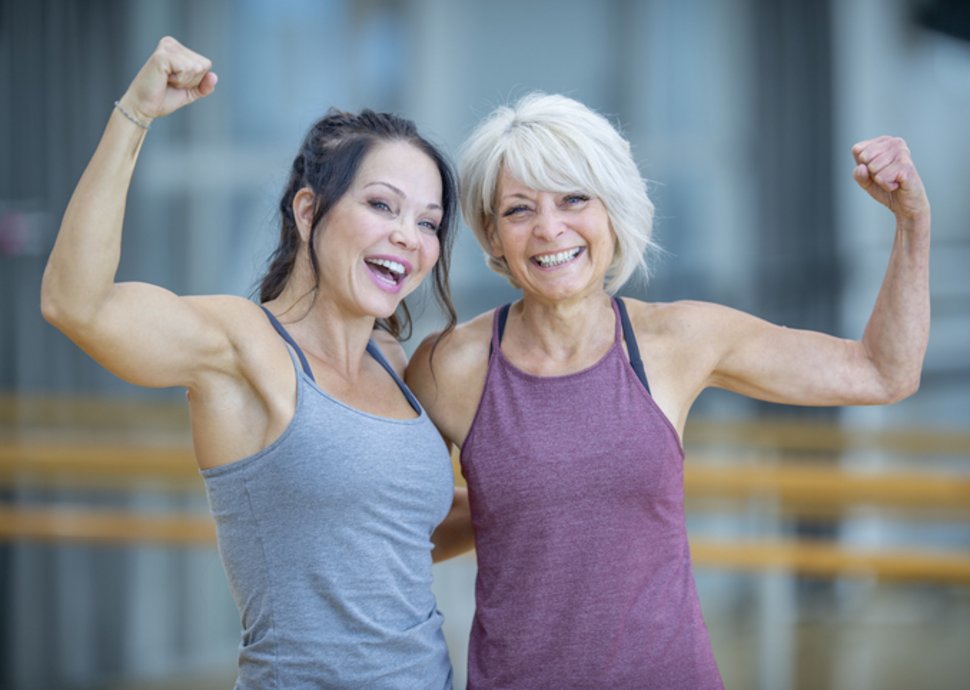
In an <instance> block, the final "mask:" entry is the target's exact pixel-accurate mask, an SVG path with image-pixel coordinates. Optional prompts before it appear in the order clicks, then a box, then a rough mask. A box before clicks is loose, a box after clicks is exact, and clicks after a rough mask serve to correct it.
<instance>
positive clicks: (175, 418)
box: [0, 392, 970, 456]
mask: <svg viewBox="0 0 970 690" xmlns="http://www.w3.org/2000/svg"><path fill="white" fill-rule="evenodd" d="M25 427H26V428H38V429H44V428H55V429H59V430H64V429H68V430H70V429H78V428H82V429H98V430H103V431H105V432H108V433H112V432H125V431H132V430H135V431H137V430H148V431H150V432H157V431H162V432H164V433H166V434H168V435H172V434H176V435H178V436H180V437H181V438H185V439H187V438H188V429H189V418H188V411H187V408H186V405H185V403H184V402H183V401H182V400H180V399H170V400H168V399H166V400H152V399H145V398H135V399H130V400H126V399H123V398H98V397H81V396H74V397H71V396H41V395H14V394H12V393H9V392H8V393H0V428H8V429H16V428H25ZM684 441H685V444H686V445H687V446H688V448H690V447H691V446H693V447H695V448H696V447H698V446H703V445H709V444H716V445H717V446H719V447H722V448H724V447H727V446H729V445H732V444H733V445H740V446H744V447H746V448H759V449H767V450H771V449H775V450H795V451H803V450H814V451H827V452H839V451H844V450H860V449H875V450H883V451H886V452H889V453H900V454H906V455H917V454H919V455H940V454H943V455H962V456H970V433H967V432H965V431H959V430H952V429H927V428H925V427H920V428H911V429H899V428H893V429H866V428H859V427H853V428H846V427H843V426H841V425H839V424H837V423H833V422H825V421H815V420H805V419H800V418H797V417H788V418H785V417H778V418H772V417H764V416H762V417H758V418H757V419H743V420H715V419H704V418H694V419H692V420H691V421H689V422H688V423H687V428H686V430H685V433H684Z"/></svg>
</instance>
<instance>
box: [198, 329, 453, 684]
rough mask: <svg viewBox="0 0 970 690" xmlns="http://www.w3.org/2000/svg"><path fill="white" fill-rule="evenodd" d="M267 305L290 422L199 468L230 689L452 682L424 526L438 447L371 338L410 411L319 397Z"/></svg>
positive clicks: (430, 515) (432, 502) (438, 466)
mask: <svg viewBox="0 0 970 690" xmlns="http://www.w3.org/2000/svg"><path fill="white" fill-rule="evenodd" d="M267 314H268V312H267ZM268 315H269V317H270V320H271V321H272V322H273V325H274V327H275V328H276V329H277V331H279V332H280V334H281V335H282V336H283V337H284V338H285V339H286V340H287V342H288V344H289V346H290V348H291V353H290V354H291V358H293V362H294V367H295V368H296V374H297V377H296V378H297V400H296V411H295V413H294V415H293V419H292V420H291V421H290V424H289V426H287V428H286V430H285V431H284V432H283V434H282V435H281V436H280V437H279V438H278V439H277V440H276V441H274V442H273V443H272V444H271V445H270V446H268V447H267V448H265V449H263V450H261V451H260V452H258V453H256V454H254V455H251V456H249V457H247V458H244V459H241V460H238V461H235V462H232V463H230V464H228V465H223V466H220V467H215V468H211V469H205V470H202V471H201V474H202V477H203V478H204V480H205V485H206V491H207V494H208V499H209V506H210V508H211V510H212V515H213V517H214V518H215V523H216V529H217V534H218V542H219V553H220V555H221V557H222V562H223V566H224V567H225V570H226V574H227V576H228V578H229V585H230V588H231V590H232V594H233V597H234V599H235V601H236V605H237V606H238V607H239V613H240V617H241V620H242V628H243V630H242V642H241V644H240V650H239V673H238V679H237V681H236V688H237V690H243V689H247V690H248V689H253V690H271V689H278V688H359V687H366V688H407V689H409V690H410V689H412V688H450V687H451V686H452V672H451V664H450V662H449V660H448V651H447V648H446V646H445V640H444V635H443V634H442V631H441V623H442V617H441V614H440V613H439V612H438V610H437V606H436V603H435V599H434V595H433V594H432V592H431V549H432V544H431V533H432V531H433V530H434V528H435V527H436V526H437V525H438V523H439V522H441V520H442V519H444V517H445V515H446V514H447V513H448V510H449V508H450V506H451V501H452V495H453V486H454V476H453V474H452V469H451V459H450V456H449V453H448V450H447V448H446V446H445V444H444V442H443V441H442V439H441V436H440V435H439V434H438V431H437V430H436V428H435V427H434V425H433V424H432V423H431V421H430V419H429V418H428V416H427V414H426V413H425V412H424V410H423V409H422V408H421V407H420V405H419V404H418V402H417V400H416V399H415V398H414V396H413V395H412V394H411V392H410V391H409V390H408V389H407V387H406V386H405V385H404V383H403V382H402V381H401V380H400V378H399V377H398V376H397V374H396V373H395V372H394V371H393V369H391V367H390V366H389V365H388V364H387V362H386V361H385V360H384V358H383V357H382V356H381V354H380V352H379V351H378V350H377V348H376V346H375V345H374V343H373V342H371V343H369V344H368V348H367V350H368V352H369V353H370V354H371V356H373V357H374V358H375V359H377V360H378V362H380V363H381V365H382V366H384V368H385V369H386V370H387V371H388V373H389V375H390V376H392V377H393V378H394V380H395V381H396V382H397V384H398V386H399V387H400V389H401V391H402V392H403V393H404V395H405V396H406V397H407V399H408V401H409V402H410V403H411V406H412V407H413V408H414V409H415V410H416V411H417V413H418V415H419V416H418V417H417V418H415V419H407V420H401V419H389V418H385V417H378V416H375V415H372V414H368V413H366V412H362V411H360V410H357V409H354V408H352V407H349V406H347V405H345V404H344V403H342V402H340V401H338V400H336V399H334V398H332V397H331V396H329V395H327V393H326V392H324V391H323V390H322V389H320V388H319V387H318V386H317V385H316V383H315V382H314V380H313V375H312V372H311V371H310V369H309V366H307V365H306V360H305V358H304V357H303V353H302V352H301V351H300V349H299V347H297V346H296V343H295V342H293V340H292V339H291V338H290V337H289V336H288V335H287V334H286V331H285V330H284V329H283V327H282V326H280V325H279V323H278V322H276V320H275V319H274V318H272V315H271V314H268ZM297 357H299V360H300V362H301V363H302V364H303V365H304V366H305V367H306V368H305V369H304V368H302V367H301V366H300V365H299V364H298V363H297Z"/></svg>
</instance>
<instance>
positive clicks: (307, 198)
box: [293, 187, 317, 242]
mask: <svg viewBox="0 0 970 690" xmlns="http://www.w3.org/2000/svg"><path fill="white" fill-rule="evenodd" d="M316 199H317V198H316V195H314V193H313V190H311V189H310V188H309V187H303V188H302V189H300V190H299V191H298V192H297V193H296V194H294V195H293V218H294V219H295V220H296V229H297V230H298V231H299V232H300V237H301V238H303V241H304V242H309V241H310V231H311V230H312V229H313V211H314V207H315V206H316Z"/></svg>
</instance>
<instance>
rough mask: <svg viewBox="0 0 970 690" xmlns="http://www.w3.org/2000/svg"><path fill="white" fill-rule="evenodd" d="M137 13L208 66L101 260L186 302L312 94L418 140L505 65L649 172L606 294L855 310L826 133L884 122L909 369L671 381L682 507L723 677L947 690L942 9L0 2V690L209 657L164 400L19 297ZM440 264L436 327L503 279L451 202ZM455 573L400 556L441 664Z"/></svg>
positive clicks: (969, 8) (961, 303)
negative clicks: (915, 375)
mask: <svg viewBox="0 0 970 690" xmlns="http://www.w3.org/2000/svg"><path fill="white" fill-rule="evenodd" d="M166 34H170V35H172V36H175V37H176V38H178V39H179V40H180V41H182V42H183V43H185V44H186V45H188V46H190V47H191V48H193V49H195V50H196V51H198V52H200V53H202V54H204V55H206V56H208V57H210V58H211V59H212V61H213V63H214V69H215V70H216V71H217V72H218V74H219V77H220V81H219V87H218V90H217V92H216V94H215V95H214V96H213V97H211V98H209V99H207V100H205V101H204V102H202V103H200V104H198V105H196V106H193V107H192V108H189V109H187V110H185V111H182V112H179V113H177V114H176V115H175V116H173V117H171V118H166V119H164V120H160V121H158V122H156V123H155V124H154V125H153V126H152V129H151V132H150V133H149V135H148V138H147V140H146V143H145V146H144V149H143V152H142V156H141V162H140V163H139V168H138V170H137V171H136V175H135V181H134V185H133V188H132V190H131V194H130V197H129V206H128V217H127V225H126V234H125V244H124V252H123V259H122V265H121V271H120V274H121V276H120V277H121V278H122V279H137V280H145V281H151V282H156V283H159V284H161V285H164V286H166V287H168V288H170V289H172V290H175V291H176V292H180V293H186V294H200V293H212V292H230V293H237V294H245V295H249V294H251V292H252V290H253V287H254V281H255V280H256V279H257V277H258V276H259V275H260V274H261V272H262V270H263V268H264V260H265V258H266V256H267V254H268V252H269V251H270V250H271V248H272V247H273V245H274V242H275V237H276V232H277V231H276V216H275V211H274V208H275V204H276V200H277V195H278V194H279V193H280V192H281V190H282V185H283V182H284V179H285V175H286V172H287V169H288V166H289V163H290V161H291V158H292V156H293V155H294V153H295V152H296V149H297V146H298V144H299V141H300V139H301V138H302V136H303V134H304V133H305V130H306V128H307V127H308V126H309V124H310V122H311V121H312V120H314V119H315V118H317V117H318V116H319V115H320V114H322V113H323V112H324V110H326V108H327V107H329V106H331V105H336V106H339V107H341V108H345V109H357V108H360V107H365V106H366V107H371V108H375V109H382V110H391V111H396V112H400V113H402V114H404V115H406V116H409V117H411V118H413V119H414V120H416V122H417V123H418V124H419V126H420V128H421V129H422V131H423V132H424V133H426V134H428V135H429V136H430V137H431V138H432V139H434V140H435V141H437V142H438V143H440V144H441V145H442V146H443V147H444V148H445V149H446V150H448V151H449V152H451V153H452V154H454V152H455V151H456V150H457V147H458V145H459V144H460V142H461V141H462V139H463V137H464V136H465V135H466V134H467V133H468V131H469V130H470V128H471V127H472V126H473V124H474V123H475V122H476V121H478V119H479V118H480V117H482V116H483V115H485V114H486V113H487V112H489V111H490V110H491V108H493V107H494V106H496V105H498V104H501V103H505V102H508V101H509V100H511V99H514V98H515V97H516V96H519V95H522V94H524V93H526V92H527V91H530V90H533V89H540V90H544V91H549V92H562V93H565V94H567V95H570V96H573V97H575V98H578V99H579V100H582V101H584V102H585V103H587V104H589V105H591V106H593V107H594V108H596V109H598V110H600V111H601V112H603V113H605V114H607V115H608V116H609V117H611V119H613V120H614V121H615V122H617V123H618V124H619V125H620V126H621V128H622V129H623V131H624V132H625V133H626V135H627V136H628V137H629V139H630V140H631V142H632V143H633V146H634V150H635V155H636V157H637V159H638V162H639V164H640V166H641V170H642V172H643V174H644V176H645V177H647V178H648V179H649V180H650V181H651V191H652V195H653V198H654V200H655V202H656V204H657V209H658V221H657V235H658V239H659V241H660V243H661V244H662V245H663V246H664V247H665V248H666V250H667V252H668V253H667V256H666V257H665V258H664V259H663V260H661V261H660V262H659V263H657V264H656V265H655V266H654V276H653V278H652V280H651V282H650V283H649V285H648V286H645V285H643V284H634V285H630V286H628V287H627V288H626V289H625V290H624V294H627V295H631V296H637V297H646V298H649V299H652V300H673V299H683V298H690V299H706V300H713V301H718V302H721V303H725V304H729V305H731V306H734V307H738V308H741V309H744V310H747V311H751V312H754V313H756V314H758V315H760V316H763V317H765V318H768V319H771V320H773V321H776V322H779V323H784V324H787V325H790V326H797V327H806V328H817V329H823V330H826V331H830V332H833V333H837V334H839V335H843V336H846V337H858V336H859V335H860V334H861V332H862V328H863V326H864V324H865V320H866V317H867V315H868V313H869V310H870V307H871V304H872V302H873V299H874V297H875V294H876V292H877V290H878V287H879V283H880V281H881V278H882V274H883V271H884V268H885V264H886V259H887V257H888V253H889V247H890V244H891V241H892V233H893V222H892V218H891V216H890V214H889V213H888V212H886V211H885V209H883V208H881V207H878V206H877V205H876V204H875V203H873V202H872V201H870V200H869V198H868V196H867V195H866V194H865V193H864V192H862V191H861V190H859V189H858V188H857V187H856V185H855V184H854V183H853V182H852V180H851V177H850V172H851V169H852V159H851V156H850V153H849V149H850V147H851V145H852V144H853V143H854V142H856V141H858V140H861V139H864V138H869V137H872V136H875V135H878V134H883V133H888V134H895V135H899V136H902V137H904V138H906V140H907V141H908V143H909V145H910V148H911V149H912V151H913V156H914V159H915V161H916V163H917V166H918V169H919V171H920V173H921V175H922V178H923V180H924V182H925V184H926V187H927V189H928V192H929V195H930V199H931V202H932V204H933V217H934V228H933V232H934V237H933V266H932V292H933V297H932V299H933V330H932V336H931V342H930V348H929V353H928V356H927V360H926V366H925V374H924V377H923V384H922V388H921V390H920V391H919V393H917V394H916V395H915V396H914V397H912V398H910V399H908V400H906V401H904V402H901V403H899V404H896V405H892V406H888V407H880V408H871V409H870V408H866V409H855V408H854V409H842V410H829V409H811V410H805V409H794V408H787V407H780V406H770V405H764V404H758V403H754V402H751V401H747V400H744V399H742V398H740V397H737V396H733V395H729V394H724V393H718V392H714V391H712V392H708V393H705V394H704V395H703V396H702V397H701V399H700V401H699V402H698V404H697V406H696V408H695V412H694V422H693V423H692V424H689V425H688V430H687V433H686V435H685V445H686V448H687V456H688V460H687V477H686V485H687V497H688V520H689V525H690V530H691V539H692V548H693V550H694V557H695V561H696V572H697V580H698V586H699V590H700V595H701V599H702V603H703V606H704V612H705V616H706V619H707V622H708V626H709V628H710V632H711V636H712V641H713V644H714V648H715V653H716V656H717V659H718V662H719V665H720V667H721V670H722V673H723V675H724V679H725V681H726V683H727V685H728V687H729V688H759V689H761V690H785V689H796V688H798V689H808V688H839V689H842V688H844V689H846V690H848V689H851V690H865V689H869V688H872V689H875V688H879V689H880V690H885V689H892V688H915V687H919V688H965V687H967V685H966V683H967V680H966V679H967V678H968V677H970V654H968V653H967V651H968V650H970V357H968V354H967V352H968V342H970V280H968V278H967V269H968V267H970V224H968V220H967V219H968V218H970V193H968V191H970V136H968V125H970V4H968V3H967V2H962V1H960V0H927V1H925V2H924V1H918V0H677V1H674V0H670V1H666V0H642V1H638V0H491V1H489V2H483V1H479V2H476V1H475V0H274V1H272V2H271V1H269V0H266V1H259V0H173V1H167V2H157V1H155V0H130V1H127V2H126V1H123V0H78V1H76V2H64V1H63V0H0V94H2V104H0V324H2V325H0V688H8V689H10V690H48V689H58V690H74V689H97V690H134V689H136V688H139V689H148V688H185V689H190V688H191V689H200V690H202V689H208V688H228V687H231V685H232V681H233V678H234V675H233V668H234V663H235V654H236V648H237V646H238V641H239V627H238V626H239V624H238V618H237V614H236V611H235V608H234V606H233V604H232V601H231V599H230V596H229V593H228V586H227V584H226V580H225V576H224V574H223V572H222V569H221V566H220V564H219V561H218V556H217V554H216V552H215V549H214V546H213V543H212V538H211V529H210V524H209V518H208V516H207V507H206V504H205V497H204V494H203V493H202V483H201V480H200V479H199V477H198V475H197V473H196V471H195V469H194V464H193V460H192V457H191V452H190V450H189V446H188V432H187V425H186V414H185V410H184V408H183V405H182V402H183V397H184V393H183V392H182V391H178V390H164V391H147V390H142V389H137V388H135V387H133V386H129V385H127V384H124V383H123V382H121V381H119V380H117V379H114V378H113V377H112V376H110V375H109V374H107V373H105V372H104V371H102V370H101V369H100V368H99V367H98V366H97V365H95V364H94V363H93V362H91V361H90V360H89V359H88V358H87V357H86V356H85V355H84V354H83V353H82V352H80V351H79V350H78V349H77V348H76V347H74V346H73V345H72V344H71V343H70V342H69V341H67V340H66V339H65V338H64V337H63V336H62V335H60V334H59V333H58V332H57V331H55V330H54V329H53V328H51V327H50V326H48V325H47V324H46V323H44V322H43V320H42V319H41V316H40V312H39V307H38V302H39V297H38V291H39V285H40V278H41V273H42V270H43V266H44V263H45V260H46V255H47V253H48V251H49V249H50V247H51V245H52V242H53V238H54V235H55V233H56V231H57V227H58V223H59V220H60V215H61V213H62V212H63V209H64V206H65V204H66V202H67V199H68V197H69V195H70V193H71V190H72V189H73V186H74V184H75V183H76V181H77V179H78V177H79V175H80V174H81V171H82V170H83V167H84V165H85V163H86V161H87V159H88V157H89V156H90V154H91V152H92V151H93V149H94V146H95V144H96V143H97V140H98V137H99V136H100V132H101V130H102V128H103V125H104V123H105V121H106V119H107V117H108V115H109V113H110V111H111V107H112V102H113V101H114V100H115V99H116V98H118V97H119V96H120V95H121V94H122V93H123V92H124V90H125V88H126V86H127V84H128V82H129V81H130V79H131V77H132V76H133V75H134V73H135V72H136V71H137V69H138V68H139V67H140V66H141V65H142V64H143V62H144V60H145V59H146V58H147V56H148V55H149V54H150V53H151V51H152V49H153V48H154V46H155V44H156V43H157V41H158V39H159V38H160V37H161V36H163V35H166ZM452 285H453V290H454V295H455V301H456V304H457V306H458V309H459V316H460V318H462V319H466V318H469V317H471V316H473V315H475V314H477V313H479V312H481V311H484V310H486V309H489V308H492V307H494V306H497V305H498V304H501V303H503V302H504V301H508V300H509V299H510V298H513V297H514V293H513V292H512V291H511V289H510V288H509V287H508V286H507V285H506V284H505V283H504V281H503V280H501V279H500V278H499V277H497V276H495V275H493V274H491V273H490V272H488V270H487V269H486V268H485V267H484V262H483V261H482V258H481V252H480V250H479V249H478V247H477V245H476V244H475V242H474V240H473V238H472V237H471V235H470V233H468V232H467V230H466V229H462V230H461V234H460V237H459V240H458V242H457V245H456V249H455V260H454V264H453V271H452ZM417 312H418V313H419V314H420V318H419V319H418V322H417V326H416V329H415V335H414V337H413V338H412V340H411V341H410V342H409V343H408V344H406V347H407V348H408V349H409V351H410V349H411V348H413V346H414V344H415V343H416V342H419V341H420V339H421V337H422V336H423V335H424V334H426V333H428V332H430V331H431V330H433V329H435V328H436V327H437V326H438V325H439V324H440V319H439V317H438V315H437V314H436V313H435V308H434V306H433V304H431V303H430V301H429V304H428V306H427V307H426V308H423V309H422V308H421V307H419V308H418V309H417ZM459 480H460V478H459ZM474 572H475V566H474V557H473V556H467V557H463V558H459V559H456V560H454V561H451V562H448V563H446V564H443V565H439V566H436V584H435V587H436V590H437V593H438V597H439V606H440V608H441V610H442V612H443V613H444V615H445V618H446V629H447V635H448V639H449V645H450V647H451V649H452V656H453V661H454V664H455V670H456V681H457V683H458V686H459V687H463V686H464V664H465V643H466V639H467V633H468V627H469V624H470V620H471V615H472V610H473V583H474ZM537 577H541V574H537ZM549 634H550V635H555V634H556V631H555V630H550V631H549Z"/></svg>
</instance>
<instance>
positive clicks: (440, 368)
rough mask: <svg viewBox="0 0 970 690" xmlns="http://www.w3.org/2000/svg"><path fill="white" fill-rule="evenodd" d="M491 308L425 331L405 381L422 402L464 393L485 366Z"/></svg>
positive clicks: (480, 375) (490, 330) (412, 358)
mask: <svg viewBox="0 0 970 690" xmlns="http://www.w3.org/2000/svg"><path fill="white" fill-rule="evenodd" d="M491 337H492V312H491V311H489V312H486V313H484V314H479V315H478V316H476V317H475V318H473V319H470V320H469V321H466V322H465V323H462V324H459V325H458V326H456V327H455V328H454V329H453V330H451V331H449V332H447V333H444V334H438V333H433V334H431V335H429V336H428V337H427V338H425V339H424V341H423V342H422V343H421V344H420V345H419V346H418V348H417V349H416V350H415V352H414V354H413V355H412V356H411V361H410V363H409V364H408V368H407V378H406V381H407V384H408V385H409V386H410V387H411V388H412V390H414V392H415V393H416V394H417V395H418V397H419V398H421V399H422V402H424V403H425V404H426V405H427V404H429V401H434V400H445V401H447V399H448V398H449V397H451V396H453V395H454V396H458V395H462V396H463V395H464V392H463V391H467V386H469V385H471V384H473V383H474V382H476V381H478V380H480V379H481V378H482V377H483V372H484V371H485V368H486V367H487V366H488V354H489V345H490V343H491Z"/></svg>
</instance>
